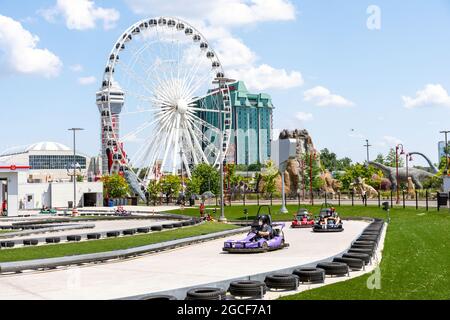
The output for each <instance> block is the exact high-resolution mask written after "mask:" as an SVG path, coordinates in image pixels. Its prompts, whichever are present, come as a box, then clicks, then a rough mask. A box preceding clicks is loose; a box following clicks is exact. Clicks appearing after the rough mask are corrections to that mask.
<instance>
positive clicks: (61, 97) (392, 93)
mask: <svg viewBox="0 0 450 320" xmlns="http://www.w3.org/2000/svg"><path fill="white" fill-rule="evenodd" d="M66 1H67V0H58V1H57V0H36V1H14V0H0V88H1V93H2V98H3V99H2V101H1V103H0V110H1V119H2V122H1V125H0V133H1V137H3V139H1V140H0V150H4V149H6V148H8V147H12V146H17V145H26V144H30V143H33V142H38V141H44V140H45V141H56V142H61V143H65V144H67V145H70V144H71V136H70V134H69V132H68V131H67V128H69V127H73V126H81V127H84V128H85V129H86V131H85V132H83V133H80V135H79V143H80V148H81V149H82V150H83V151H84V152H85V153H88V154H92V155H94V154H97V153H98V150H99V148H100V146H99V143H100V142H99V139H98V137H99V132H100V128H99V116H98V111H97V108H96V106H95V100H94V99H95V92H96V90H97V89H98V87H99V86H100V82H101V77H102V71H103V69H104V65H105V62H106V59H107V57H108V55H109V52H110V50H111V48H112V46H113V45H114V43H115V41H116V39H117V38H118V37H119V36H120V34H121V33H122V32H123V30H125V29H126V28H127V27H128V26H130V25H131V24H133V23H134V22H136V21H137V20H139V19H141V18H144V17H154V16H159V15H173V16H180V17H183V18H185V19H187V20H188V21H190V22H192V24H193V25H195V26H198V28H199V29H201V30H202V31H203V32H204V33H205V35H206V37H207V38H208V39H210V40H211V43H214V44H215V45H216V47H217V49H218V52H219V54H220V53H222V55H223V56H224V57H223V59H222V62H223V64H224V68H225V71H226V72H228V71H230V73H231V74H232V75H234V76H236V77H239V78H241V79H244V80H247V82H248V85H249V87H251V89H252V90H253V91H264V92H267V93H269V94H271V95H272V98H273V102H274V105H275V106H276V111H275V119H274V126H275V127H276V128H279V129H282V128H285V127H287V128H306V129H308V130H309V131H310V133H311V135H312V137H313V140H314V142H315V144H316V147H317V148H318V149H322V148H324V147H327V148H329V149H330V150H333V151H334V152H336V153H337V154H338V156H342V157H343V156H349V157H351V158H352V159H354V160H355V161H362V160H364V158H365V149H364V147H363V144H364V143H365V139H369V140H370V143H371V144H372V145H373V147H372V149H371V154H372V155H373V156H375V155H376V154H377V153H380V152H381V153H384V154H385V153H387V152H388V150H389V148H390V147H394V146H395V144H396V143H398V142H402V143H403V144H404V146H405V149H406V150H407V151H419V152H423V153H425V154H427V155H429V157H431V158H432V160H433V161H436V160H437V142H438V141H439V140H441V139H442V136H441V135H440V134H439V131H440V130H443V129H447V130H448V129H450V121H449V118H450V117H449V116H450V97H449V94H448V93H449V92H450V77H449V75H450V59H449V55H448V53H449V52H450V2H449V1H445V0H431V1H418V0H412V1H411V0H408V1H406V0H403V1H400V0H398V1H381V0H379V1H376V0H373V1H364V0H352V1H349V0H335V1H325V0H323V1H318V0H308V1H306V0H305V1H300V0H299V1H287V0H270V1H267V0H252V1H248V0H227V1H224V0H218V1H217V2H216V3H215V6H214V7H211V4H210V3H209V1H203V0H201V1H196V4H195V5H194V6H192V7H190V8H186V6H185V4H186V2H185V1H180V0H174V1H169V0H166V1H161V0H109V1H100V0H95V1H92V0H70V1H73V2H72V5H73V3H75V5H77V4H78V5H79V7H73V6H72V7H68V6H67V4H66V3H65V2H66ZM86 4H87V6H86ZM370 5H375V6H377V8H379V10H380V11H379V12H380V16H379V17H380V20H379V21H380V24H379V26H380V28H379V29H369V28H368V27H367V20H368V19H369V18H370V17H371V14H368V13H367V9H368V7H369V6H370ZM233 6H236V8H237V9H236V10H233V9H232V8H233ZM80 8H81V9H80ZM86 8H87V9H86ZM230 8H231V9H230ZM83 10H84V11H83ZM119 16H120V17H119ZM18 24H20V25H18ZM11 33H14V34H17V36H16V35H15V36H14V37H11ZM29 34H32V35H34V36H37V37H39V41H38V42H37V41H36V39H35V40H34V41H32V40H30V39H29V38H27V35H29ZM22 38H24V39H22ZM30 48H31V49H30ZM28 49H30V51H28ZM44 49H45V50H47V51H45V52H42V51H36V50H44ZM33 50H34V51H33ZM18 51H20V52H25V53H26V54H25V53H24V56H23V57H22V60H20V59H18V58H17V59H13V58H12V57H13V55H14V52H18ZM24 65H26V66H27V68H25V67H24ZM77 66H78V67H77ZM249 75H254V77H253V78H252V77H250V76H249ZM255 77H258V79H260V80H261V81H263V82H264V83H265V85H263V84H261V83H259V82H260V81H254V78H255ZM93 78H95V79H96V81H93ZM265 80H267V81H265ZM83 81H84V82H85V84H84V85H82V84H81V83H80V82H83ZM86 83H87V84H86ZM414 163H416V164H422V163H423V162H422V161H419V159H417V160H416V161H415V162H414Z"/></svg>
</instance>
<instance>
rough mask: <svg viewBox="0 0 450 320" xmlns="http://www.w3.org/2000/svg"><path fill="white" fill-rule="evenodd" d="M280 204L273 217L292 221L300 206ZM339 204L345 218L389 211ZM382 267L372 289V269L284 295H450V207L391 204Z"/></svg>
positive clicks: (237, 211)
mask: <svg viewBox="0 0 450 320" xmlns="http://www.w3.org/2000/svg"><path fill="white" fill-rule="evenodd" d="M301 207H305V208H308V209H310V210H311V211H312V212H313V213H314V214H318V212H319V210H320V205H319V206H314V207H311V206H308V205H302V206H301ZM246 208H247V209H248V212H249V216H248V219H249V220H252V219H253V218H254V216H255V215H256V212H257V210H258V207H257V206H247V207H246ZM279 208H280V206H273V210H272V217H273V219H274V220H287V221H289V220H291V219H292V218H293V215H294V214H295V212H296V210H297V209H298V206H297V205H289V206H288V209H289V214H279V213H277V212H278V210H279ZM243 209H244V207H242V206H232V207H226V212H225V213H226V217H227V218H228V219H230V220H245V215H244V214H243ZM336 209H337V211H338V212H339V213H340V215H341V216H342V217H377V218H386V216H387V214H386V212H385V211H383V210H381V209H380V208H378V207H376V206H373V207H370V206H369V207H364V206H355V207H352V206H341V207H336ZM183 213H184V214H189V215H193V216H198V215H199V212H198V208H197V209H185V210H184V211H183ZM286 227H288V226H286ZM344 228H345V221H344ZM344 232H345V231H344ZM287 240H289V239H287ZM380 270H381V281H380V284H381V289H379V290H378V289H374V290H371V289H368V287H367V280H368V278H369V277H370V276H371V275H372V274H367V275H364V276H361V277H358V278H354V279H351V280H347V281H343V282H339V283H336V284H332V285H327V286H324V287H321V288H317V289H313V290H308V291H304V292H302V293H300V294H296V295H293V296H289V297H284V298H282V299H286V300H289V299H291V300H307V299H313V300H323V299H329V300H336V299H350V300H363V299H450V212H449V211H448V210H445V209H443V210H441V212H437V211H436V209H430V211H428V212H427V211H426V210H425V209H424V208H419V210H416V209H415V208H406V209H403V208H398V207H397V208H394V209H392V210H391V223H390V225H389V227H388V230H387V235H386V240H385V244H384V250H383V259H382V262H381V266H380Z"/></svg>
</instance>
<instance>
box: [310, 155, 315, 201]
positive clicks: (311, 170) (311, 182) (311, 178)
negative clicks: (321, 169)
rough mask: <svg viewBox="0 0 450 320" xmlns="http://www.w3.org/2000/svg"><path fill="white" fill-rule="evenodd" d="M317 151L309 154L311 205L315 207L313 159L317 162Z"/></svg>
mask: <svg viewBox="0 0 450 320" xmlns="http://www.w3.org/2000/svg"><path fill="white" fill-rule="evenodd" d="M316 156H317V154H316V150H313V151H312V152H310V153H309V193H310V196H311V205H314V196H313V157H314V160H316Z"/></svg>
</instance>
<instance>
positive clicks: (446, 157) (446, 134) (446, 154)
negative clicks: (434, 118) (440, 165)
mask: <svg viewBox="0 0 450 320" xmlns="http://www.w3.org/2000/svg"><path fill="white" fill-rule="evenodd" d="M440 133H443V134H444V135H445V144H444V152H445V172H444V174H445V175H447V174H448V139H447V137H448V134H449V133H450V131H449V130H444V131H441V132H440Z"/></svg>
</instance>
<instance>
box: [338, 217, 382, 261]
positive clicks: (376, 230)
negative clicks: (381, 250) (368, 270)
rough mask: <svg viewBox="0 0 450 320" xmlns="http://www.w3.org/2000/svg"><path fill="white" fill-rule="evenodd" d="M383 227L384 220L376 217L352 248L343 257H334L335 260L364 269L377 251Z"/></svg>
mask: <svg viewBox="0 0 450 320" xmlns="http://www.w3.org/2000/svg"><path fill="white" fill-rule="evenodd" d="M383 227H384V220H382V219H374V220H373V221H372V223H371V224H370V225H369V226H367V227H366V228H365V229H364V231H363V232H362V233H361V235H360V236H359V238H358V239H356V240H355V241H354V242H353V243H352V245H351V247H350V249H348V250H347V252H346V253H344V254H343V255H342V257H337V258H334V260H333V261H334V262H338V263H345V264H347V265H348V267H349V269H350V270H361V269H364V267H365V266H366V265H368V264H369V263H370V261H371V260H372V258H373V257H374V255H375V253H376V250H377V246H378V242H379V241H380V237H381V233H382V232H383Z"/></svg>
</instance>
